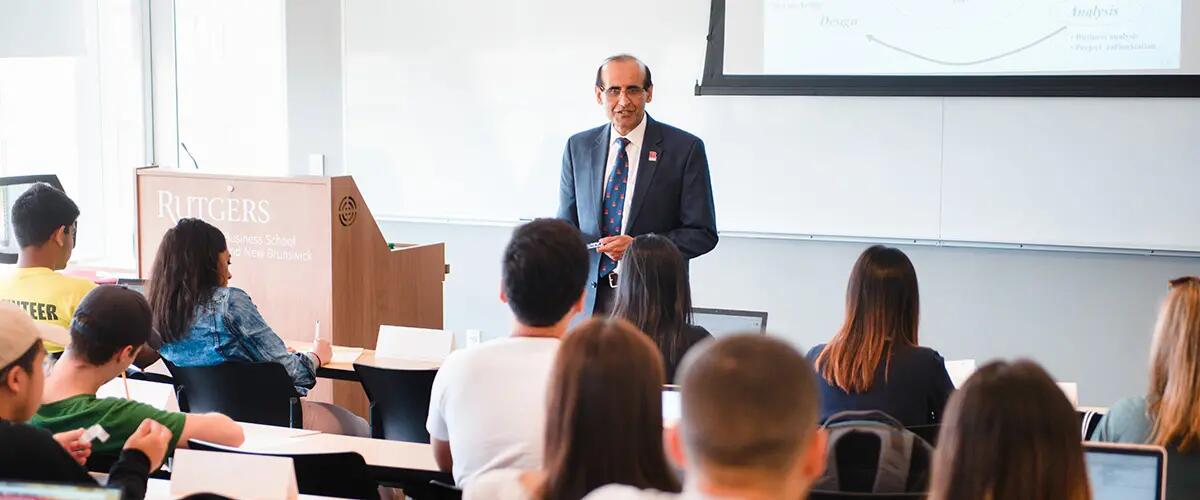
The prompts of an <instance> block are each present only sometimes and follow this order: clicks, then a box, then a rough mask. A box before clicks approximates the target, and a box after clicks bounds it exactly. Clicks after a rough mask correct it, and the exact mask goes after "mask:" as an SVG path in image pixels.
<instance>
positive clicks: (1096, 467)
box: [1083, 442, 1167, 500]
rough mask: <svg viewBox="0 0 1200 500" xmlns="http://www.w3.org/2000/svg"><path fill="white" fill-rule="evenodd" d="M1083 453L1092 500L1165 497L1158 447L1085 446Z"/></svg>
mask: <svg viewBox="0 0 1200 500" xmlns="http://www.w3.org/2000/svg"><path fill="white" fill-rule="evenodd" d="M1083 450H1084V452H1083V455H1084V460H1085V462H1087V471H1088V481H1089V482H1090V483H1091V485H1092V499H1093V500H1161V499H1162V498H1163V495H1165V489H1166V478H1167V454H1166V452H1165V451H1163V449H1162V447H1159V446H1143V445H1119V444H1109V443H1092V442H1087V443H1084V445H1083Z"/></svg>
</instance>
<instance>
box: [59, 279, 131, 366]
mask: <svg viewBox="0 0 1200 500" xmlns="http://www.w3.org/2000/svg"><path fill="white" fill-rule="evenodd" d="M70 331H71V345H70V346H69V347H68V348H67V350H68V352H70V353H71V354H72V356H75V357H76V359H79V360H81V361H86V362H87V363H88V364H91V365H96V366H100V365H103V364H105V363H108V362H109V361H110V360H112V359H113V356H115V355H116V354H117V353H119V352H121V351H122V350H124V349H125V348H127V347H132V350H131V352H130V356H129V360H130V361H132V354H135V353H136V351H137V349H138V348H139V347H141V346H142V345H143V344H145V343H146V342H147V341H148V340H150V332H151V326H150V304H149V303H147V302H146V299H145V297H143V296H142V294H140V293H138V292H136V291H133V290H130V289H128V288H125V287H123V286H119V285H103V286H99V287H96V288H95V289H93V290H92V291H91V292H89V293H88V294H87V295H86V296H84V297H83V300H82V301H81V302H80V303H79V307H78V308H76V309H75V317H74V318H72V319H71V329H70Z"/></svg>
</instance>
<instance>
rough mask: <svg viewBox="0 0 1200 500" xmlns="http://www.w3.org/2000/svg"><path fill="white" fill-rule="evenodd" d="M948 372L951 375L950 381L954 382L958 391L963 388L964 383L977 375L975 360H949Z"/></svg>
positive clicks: (947, 364)
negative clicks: (973, 375)
mask: <svg viewBox="0 0 1200 500" xmlns="http://www.w3.org/2000/svg"><path fill="white" fill-rule="evenodd" d="M946 371H947V372H949V373H950V381H951V382H954V387H955V388H956V389H957V388H959V387H962V385H963V382H966V381H967V379H968V378H970V377H971V374H972V373H975V360H973V359H956V360H947V361H946Z"/></svg>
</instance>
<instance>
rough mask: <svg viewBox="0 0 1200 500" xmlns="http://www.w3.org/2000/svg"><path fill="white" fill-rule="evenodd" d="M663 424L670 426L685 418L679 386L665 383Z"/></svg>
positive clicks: (663, 391) (663, 390)
mask: <svg viewBox="0 0 1200 500" xmlns="http://www.w3.org/2000/svg"><path fill="white" fill-rule="evenodd" d="M662 417H663V425H664V426H666V427H670V426H672V425H675V423H676V422H678V421H679V419H680V418H683V399H681V398H680V394H679V386H677V385H664V386H663V389H662Z"/></svg>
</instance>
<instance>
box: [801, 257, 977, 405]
mask: <svg viewBox="0 0 1200 500" xmlns="http://www.w3.org/2000/svg"><path fill="white" fill-rule="evenodd" d="M920 312H921V307H920V297H919V293H918V291H917V272H916V270H915V269H913V265H912V262H911V261H909V260H908V256H906V255H904V252H901V251H900V250H898V249H895V248H889V247H885V246H880V245H875V246H873V247H870V248H868V249H867V250H866V251H864V252H863V253H862V255H861V256H859V258H858V262H856V263H855V264H854V270H853V271H851V273H850V283H849V284H848V285H847V286H846V319H845V322H844V323H842V328H841V329H840V330H839V331H838V333H837V335H834V337H833V340H830V341H829V344H828V345H825V344H821V345H818V346H816V347H814V348H812V350H810V351H809V352H808V359H810V360H812V361H813V364H814V365H815V366H816V369H817V372H818V373H820V374H821V378H820V387H821V419H822V420H824V419H826V418H828V417H829V416H830V415H833V414H835V413H838V412H841V411H846V410H879V411H882V412H884V413H887V414H888V415H891V416H893V417H895V418H896V419H897V420H899V421H900V422H901V423H903V424H904V425H907V426H912V425H927V424H933V423H937V422H938V421H939V420H940V418H941V413H942V407H944V406H945V405H946V399H947V398H949V397H950V393H951V392H952V391H953V390H954V384H953V383H952V382H951V381H950V375H949V374H948V373H947V372H946V362H945V360H944V359H942V356H941V355H940V354H938V352H937V351H935V350H933V349H930V348H927V347H921V346H920V344H918V343H917V327H918V323H919V322H920V321H919V320H920Z"/></svg>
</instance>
